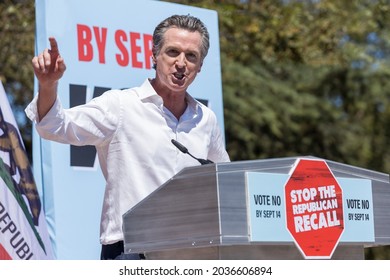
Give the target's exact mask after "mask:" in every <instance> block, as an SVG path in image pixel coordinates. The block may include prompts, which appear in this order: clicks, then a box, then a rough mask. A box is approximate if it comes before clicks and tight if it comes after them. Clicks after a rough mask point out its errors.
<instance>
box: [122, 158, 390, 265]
mask: <svg viewBox="0 0 390 280" xmlns="http://www.w3.org/2000/svg"><path fill="white" fill-rule="evenodd" d="M302 159H305V160H306V159H307V160H321V161H323V162H325V163H326V165H327V166H328V167H329V169H330V171H331V173H332V174H333V176H334V177H335V178H336V180H337V182H338V184H339V185H340V187H341V188H342V189H343V203H342V206H343V211H344V213H343V221H344V224H342V225H343V230H344V231H343V233H342V234H341V236H340V237H339V239H338V240H337V244H336V245H335V246H334V249H333V251H332V254H331V256H330V257H329V259H364V248H366V247H371V246H383V245H388V244H390V182H389V175H388V174H384V173H380V172H376V171H372V170H367V169H363V168H359V167H354V166H350V165H346V164H342V163H337V162H334V161H329V160H324V159H319V158H315V157H310V156H308V157H289V158H276V159H264V160H250V161H237V162H229V163H216V164H207V165H202V166H195V167H189V168H185V169H183V170H182V171H181V172H179V173H178V174H176V175H175V176H174V177H172V178H171V179H170V180H168V181H167V182H166V183H164V184H163V185H162V186H160V187H159V188H158V189H156V190H155V191H154V192H153V193H151V194H150V195H149V196H147V197H146V198H145V199H144V200H142V201H141V202H140V203H138V204H137V205H135V206H134V207H133V208H132V209H129V210H128V211H127V212H126V213H125V214H124V215H123V231H124V246H125V253H144V254H145V255H146V258H147V259H160V260H163V259H182V260H185V259H197V260H205V259H206V260H207V259H224V260H229V259H230V260H232V259H248V260H249V259H269V260H277V259H282V260H289V259H305V258H306V257H305V254H303V253H302V250H301V249H300V247H299V244H297V241H296V240H294V236H292V234H290V232H289V231H288V230H287V229H286V226H285V225H286V220H288V215H289V214H288V213H287V214H286V211H285V210H284V209H285V204H286V198H285V197H284V186H285V183H286V182H287V181H288V180H289V176H291V172H292V169H293V168H294V166H296V164H297V161H299V160H302ZM253 178H254V179H253ZM250 181H253V182H255V184H254V187H253V188H252V187H251V186H250ZM277 182H279V183H277ZM360 186H362V187H360ZM251 189H252V190H251ZM263 189H264V190H266V191H263ZM367 190H368V191H367ZM267 192H268V194H269V195H268V196H267V197H266V196H265V195H264V194H267ZM273 192H276V194H275V193H273ZM278 192H279V194H278ZM256 195H257V198H258V200H257V201H256V203H253V201H252V200H253V197H256ZM262 197H264V198H268V199H269V198H270V197H272V199H273V198H278V199H279V200H281V201H279V202H278V203H269V204H268V206H266V207H268V208H269V209H276V210H272V211H273V212H272V211H267V212H265V211H264V212H263V211H262V210H258V209H266V208H264V207H265V206H264V205H261V204H262V203H260V202H261V200H259V198H262ZM361 198H362V199H361ZM276 200H277V199H275V201H276ZM360 202H366V203H365V204H366V205H365V204H364V203H363V207H362V206H361V204H360ZM274 204H275V205H274ZM256 207H260V208H256ZM261 207H263V208H261ZM272 207H279V208H272ZM317 207H318V206H317ZM338 207H339V206H338ZM318 209H319V208H318ZM261 213H267V215H265V214H263V215H260V214H261ZM275 213H276V216H275ZM256 215H257V216H259V215H260V216H261V217H258V218H256ZM328 216H329V215H328ZM312 217H313V216H312ZM315 217H316V216H315ZM311 220H312V221H315V220H314V219H313V218H312V219H311ZM314 225H316V228H314V229H317V228H318V224H313V226H314ZM311 231H313V228H312V229H311ZM315 242H317V241H316V240H315V239H313V245H314V246H315V245H316V244H315ZM297 245H298V246H297Z"/></svg>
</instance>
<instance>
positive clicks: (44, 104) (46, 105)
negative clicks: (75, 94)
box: [37, 82, 58, 121]
mask: <svg viewBox="0 0 390 280" xmlns="http://www.w3.org/2000/svg"><path fill="white" fill-rule="evenodd" d="M57 86H58V82H54V83H52V84H49V85H42V84H39V94H38V102H37V110H38V117H39V120H40V121H41V120H42V119H43V118H44V117H45V116H46V114H47V113H48V112H49V111H50V109H51V107H53V104H54V102H55V101H56V98H57Z"/></svg>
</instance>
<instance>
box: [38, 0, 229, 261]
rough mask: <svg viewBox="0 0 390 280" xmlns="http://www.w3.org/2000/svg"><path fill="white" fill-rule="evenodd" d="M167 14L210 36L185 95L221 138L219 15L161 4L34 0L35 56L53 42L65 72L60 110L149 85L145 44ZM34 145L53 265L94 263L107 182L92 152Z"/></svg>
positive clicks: (42, 143)
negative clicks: (209, 116) (189, 19)
mask: <svg viewBox="0 0 390 280" xmlns="http://www.w3.org/2000/svg"><path fill="white" fill-rule="evenodd" d="M172 14H191V15H193V16H196V17H199V18H200V19H201V20H202V21H203V22H204V23H205V24H206V26H207V28H208V29H209V32H210V44H211V46H210V50H209V54H208V56H207V57H206V59H205V61H204V65H203V68H202V71H201V73H199V74H198V77H197V80H195V82H194V84H193V85H191V87H190V88H189V92H190V94H191V95H192V96H193V97H195V98H198V99H204V100H207V102H208V106H209V107H211V109H212V110H213V111H214V112H215V113H216V115H217V118H218V121H219V124H220V126H221V130H222V131H224V122H223V104H222V85H221V84H222V83H221V64H220V54H219V32H218V15H217V13H216V12H215V11H212V10H206V9H200V8H196V7H190V6H184V5H178V4H173V3H166V2H162V1H147V0H110V1H104V0H36V24H37V26H36V52H37V53H38V52H41V51H43V50H44V49H45V48H47V47H49V41H48V37H49V36H54V37H55V38H56V39H57V42H58V44H59V49H60V53H61V55H62V56H63V57H64V59H65V63H66V65H67V71H66V73H65V75H64V77H63V78H62V79H61V81H60V83H59V95H60V98H61V100H62V102H63V105H64V107H65V108H67V107H70V106H73V105H74V104H76V103H84V102H86V101H87V100H89V99H91V98H92V97H93V95H94V93H95V94H96V93H97V92H100V93H101V91H102V88H107V89H108V88H128V87H133V86H138V85H140V84H141V83H142V82H143V81H144V80H145V78H147V77H154V70H153V69H151V62H150V50H151V42H150V38H151V35H152V34H153V30H154V28H155V26H156V25H157V24H158V23H159V22H161V21H162V20H163V19H164V18H166V17H168V16H170V15H172ZM145 57H146V58H145ZM35 91H37V84H36V83H35ZM71 100H73V101H71ZM33 137H34V138H33V158H34V176H35V180H36V182H37V186H38V188H39V191H40V194H41V196H42V200H43V202H44V208H45V212H46V217H47V221H48V225H49V230H50V236H51V238H52V242H53V245H54V251H55V253H56V256H57V258H58V259H99V258H100V249H101V247H100V244H99V221H100V213H101V205H102V200H103V192H104V179H103V176H102V174H101V171H100V168H99V166H98V161H97V157H96V156H95V155H94V150H93V149H89V150H88V148H82V150H80V149H78V150H74V147H71V146H70V145H63V144H58V143H54V142H49V141H46V140H42V139H40V138H39V136H38V135H37V134H36V132H35V130H34V136H33ZM71 154H72V155H71ZM91 162H92V163H91Z"/></svg>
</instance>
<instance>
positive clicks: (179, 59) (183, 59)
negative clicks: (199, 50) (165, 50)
mask: <svg viewBox="0 0 390 280" xmlns="http://www.w3.org/2000/svg"><path fill="white" fill-rule="evenodd" d="M176 65H177V66H178V67H180V68H183V67H185V66H186V65H187V61H186V56H185V54H184V53H181V54H180V55H178V56H177V58H176Z"/></svg>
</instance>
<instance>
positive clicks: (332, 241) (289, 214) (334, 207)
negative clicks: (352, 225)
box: [284, 159, 344, 259]
mask: <svg viewBox="0 0 390 280" xmlns="http://www.w3.org/2000/svg"><path fill="white" fill-rule="evenodd" d="M284 191H285V198H286V200H285V201H286V223H287V229H288V231H289V232H290V233H291V235H292V237H293V239H294V241H295V243H296V245H297V247H298V248H299V250H300V251H301V253H302V254H303V256H304V257H305V258H307V259H330V258H331V257H332V254H333V252H334V250H335V249H336V247H337V244H338V242H339V239H340V237H341V235H342V233H343V231H344V217H343V199H342V195H343V194H342V189H341V187H340V185H339V184H338V183H337V180H336V178H335V177H334V175H333V173H332V171H331V170H330V169H329V167H328V165H327V163H326V162H325V161H324V160H317V159H298V160H297V162H296V163H295V168H294V167H293V169H292V173H291V175H290V177H289V179H288V181H287V183H286V185H285V188H284Z"/></svg>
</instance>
